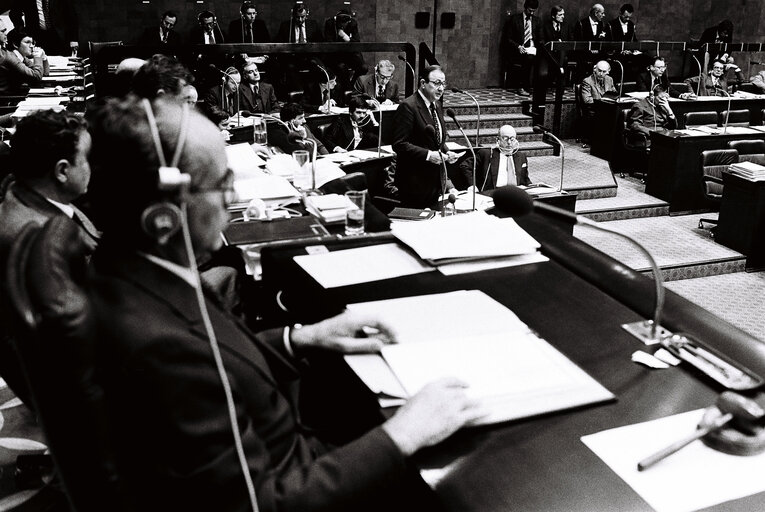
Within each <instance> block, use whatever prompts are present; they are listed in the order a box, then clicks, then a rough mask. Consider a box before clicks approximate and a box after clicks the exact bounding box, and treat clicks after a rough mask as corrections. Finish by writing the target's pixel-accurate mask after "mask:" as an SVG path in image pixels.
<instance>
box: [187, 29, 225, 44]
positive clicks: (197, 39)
mask: <svg viewBox="0 0 765 512" xmlns="http://www.w3.org/2000/svg"><path fill="white" fill-rule="evenodd" d="M213 37H215V44H221V43H228V40H227V39H226V38H225V37H224V36H223V32H221V31H220V27H219V26H218V25H215V26H214V27H213ZM186 43H188V44H205V33H204V30H202V27H200V26H199V25H194V26H193V27H191V30H189V38H188V40H187V41H186Z"/></svg>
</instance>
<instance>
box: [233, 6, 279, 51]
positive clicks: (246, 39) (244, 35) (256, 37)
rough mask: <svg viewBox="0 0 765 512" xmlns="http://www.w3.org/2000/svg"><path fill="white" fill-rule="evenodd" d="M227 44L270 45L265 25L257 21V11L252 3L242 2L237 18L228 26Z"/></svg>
mask: <svg viewBox="0 0 765 512" xmlns="http://www.w3.org/2000/svg"><path fill="white" fill-rule="evenodd" d="M228 42H230V43H270V42H271V35H270V34H269V33H268V27H267V26H266V23H265V22H264V21H263V20H261V19H258V9H257V7H255V4H254V3H252V2H242V5H241V6H240V7H239V18H237V19H235V20H232V21H231V23H229V25H228Z"/></svg>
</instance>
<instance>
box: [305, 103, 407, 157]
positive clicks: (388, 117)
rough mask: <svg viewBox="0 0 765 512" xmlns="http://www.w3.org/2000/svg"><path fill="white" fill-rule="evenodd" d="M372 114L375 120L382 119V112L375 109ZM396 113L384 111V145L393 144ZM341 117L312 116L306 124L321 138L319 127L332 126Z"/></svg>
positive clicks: (330, 115)
mask: <svg viewBox="0 0 765 512" xmlns="http://www.w3.org/2000/svg"><path fill="white" fill-rule="evenodd" d="M370 112H373V113H374V115H375V119H377V120H379V119H380V112H377V111H376V110H375V109H370ZM395 113H396V111H395V110H383V111H382V138H381V140H382V145H383V146H384V145H386V144H391V143H392V142H393V116H394V114H395ZM338 117H340V114H312V115H308V116H306V118H305V120H306V124H307V125H308V127H309V128H310V129H311V132H313V134H314V135H315V136H317V137H319V134H320V133H321V130H319V127H320V126H321V125H327V126H328V125H330V124H332V123H333V122H334V121H335V119H337V118H338ZM322 142H324V140H323V139H322ZM327 149H328V150H331V148H327Z"/></svg>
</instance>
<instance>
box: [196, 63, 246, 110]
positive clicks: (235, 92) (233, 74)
mask: <svg viewBox="0 0 765 512" xmlns="http://www.w3.org/2000/svg"><path fill="white" fill-rule="evenodd" d="M224 79H225V82H224V85H225V88H224V86H223V85H216V86H215V87H213V88H211V89H210V90H209V91H207V93H206V94H205V96H204V99H203V100H202V102H203V103H204V104H205V105H206V107H207V108H208V109H211V108H212V107H218V108H219V109H221V110H222V111H223V112H225V113H226V114H228V115H229V116H233V115H234V114H236V113H237V112H239V111H240V110H241V108H240V104H241V94H240V91H239V83H240V82H241V81H242V75H240V74H239V70H238V69H236V68H235V67H229V68H227V69H226V71H225V77H224ZM224 89H225V90H224Z"/></svg>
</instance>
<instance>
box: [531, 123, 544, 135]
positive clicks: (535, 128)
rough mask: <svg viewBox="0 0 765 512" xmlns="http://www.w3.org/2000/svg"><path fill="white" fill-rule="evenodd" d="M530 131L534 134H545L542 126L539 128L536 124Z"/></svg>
mask: <svg viewBox="0 0 765 512" xmlns="http://www.w3.org/2000/svg"><path fill="white" fill-rule="evenodd" d="M532 130H533V131H534V133H545V132H546V131H547V130H545V128H544V126H541V125H538V124H535V125H534V127H533V128H532Z"/></svg>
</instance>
